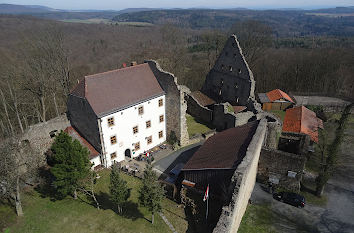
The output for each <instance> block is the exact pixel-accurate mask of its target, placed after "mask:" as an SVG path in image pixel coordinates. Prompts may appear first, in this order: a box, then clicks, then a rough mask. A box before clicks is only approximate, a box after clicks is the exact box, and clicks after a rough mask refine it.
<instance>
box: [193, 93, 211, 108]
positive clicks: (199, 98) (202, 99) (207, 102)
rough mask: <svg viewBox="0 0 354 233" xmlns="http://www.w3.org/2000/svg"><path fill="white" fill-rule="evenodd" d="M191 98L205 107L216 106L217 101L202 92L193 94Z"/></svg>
mask: <svg viewBox="0 0 354 233" xmlns="http://www.w3.org/2000/svg"><path fill="white" fill-rule="evenodd" d="M191 96H193V98H194V99H196V100H197V101H198V102H199V104H201V105H202V106H203V107H205V106H208V105H212V104H215V101H214V100H213V99H211V98H209V97H208V96H206V95H204V94H203V93H202V92H200V91H193V92H192V93H191Z"/></svg>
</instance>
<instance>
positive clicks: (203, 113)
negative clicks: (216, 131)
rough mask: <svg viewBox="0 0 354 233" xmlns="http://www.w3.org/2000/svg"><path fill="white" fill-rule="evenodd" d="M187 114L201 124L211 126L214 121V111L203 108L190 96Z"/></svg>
mask: <svg viewBox="0 0 354 233" xmlns="http://www.w3.org/2000/svg"><path fill="white" fill-rule="evenodd" d="M187 104H188V108H187V113H188V114H190V115H192V116H194V117H195V118H196V119H197V120H199V121H200V122H203V123H206V124H211V123H212V120H213V111H212V110H210V109H208V108H206V107H203V106H202V105H201V104H200V103H198V101H197V100H196V99H195V98H194V97H193V96H191V95H190V96H188V100H187Z"/></svg>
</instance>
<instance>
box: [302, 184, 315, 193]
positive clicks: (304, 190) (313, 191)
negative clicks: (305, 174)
mask: <svg viewBox="0 0 354 233" xmlns="http://www.w3.org/2000/svg"><path fill="white" fill-rule="evenodd" d="M300 191H302V192H306V193H310V194H312V195H315V196H316V190H313V189H312V188H310V187H308V186H307V185H305V184H304V183H303V182H300Z"/></svg>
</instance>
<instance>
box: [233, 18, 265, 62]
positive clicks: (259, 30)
mask: <svg viewBox="0 0 354 233" xmlns="http://www.w3.org/2000/svg"><path fill="white" fill-rule="evenodd" d="M231 33H234V34H235V35H236V36H237V38H238V40H239V41H240V44H241V48H242V52H243V54H244V55H245V57H246V60H247V62H248V63H249V64H250V65H251V67H252V66H253V65H254V63H255V62H256V60H258V59H259V58H260V57H262V55H263V52H264V51H265V49H266V48H267V47H269V46H270V45H271V44H272V29H271V28H270V27H269V26H268V25H265V24H263V23H261V22H259V21H255V20H247V21H242V22H238V23H236V24H234V25H233V26H232V28H231Z"/></svg>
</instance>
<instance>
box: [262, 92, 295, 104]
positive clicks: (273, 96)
mask: <svg viewBox="0 0 354 233" xmlns="http://www.w3.org/2000/svg"><path fill="white" fill-rule="evenodd" d="M266 95H267V97H268V99H269V100H270V102H273V101H276V100H280V99H285V100H287V101H290V102H292V103H294V101H293V100H292V99H291V98H290V96H289V95H288V94H286V93H285V92H284V91H282V90H280V89H275V90H272V91H270V92H267V93H266Z"/></svg>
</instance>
